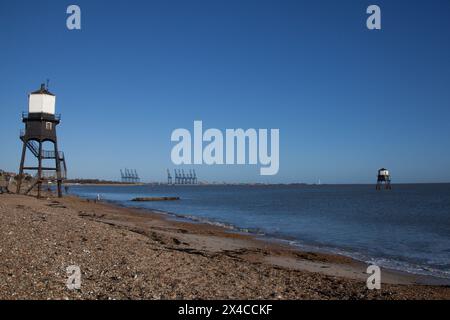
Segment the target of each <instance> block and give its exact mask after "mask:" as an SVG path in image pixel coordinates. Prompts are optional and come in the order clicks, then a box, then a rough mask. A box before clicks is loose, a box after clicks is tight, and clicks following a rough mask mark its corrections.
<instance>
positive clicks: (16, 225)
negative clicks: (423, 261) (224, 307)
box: [0, 195, 450, 299]
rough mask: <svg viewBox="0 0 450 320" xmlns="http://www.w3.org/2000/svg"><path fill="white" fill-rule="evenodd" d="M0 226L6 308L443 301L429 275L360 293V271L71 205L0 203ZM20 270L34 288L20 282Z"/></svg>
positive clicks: (349, 262) (127, 212) (238, 237)
mask: <svg viewBox="0 0 450 320" xmlns="http://www.w3.org/2000/svg"><path fill="white" fill-rule="evenodd" d="M0 219H1V221H0V222H1V223H0V234H1V235H2V238H3V239H1V241H2V246H1V248H2V250H1V251H0V275H2V277H3V276H4V277H5V279H6V281H5V283H4V284H0V296H2V297H3V298H6V299H16V298H19V299H20V298H25V299H28V298H38V299H46V298H56V299H63V298H66V297H67V298H70V299H106V298H117V299H128V298H140V299H173V298H175V299H178V298H181V299H450V287H448V286H436V284H437V283H436V282H435V280H436V279H432V278H431V277H428V276H424V277H421V276H417V275H413V274H409V273H402V272H400V271H394V270H387V269H382V289H381V290H375V291H369V290H367V288H366V283H365V282H366V279H367V277H368V275H367V274H366V273H365V271H366V267H367V264H364V263H362V262H358V261H356V260H354V259H351V258H348V257H345V256H339V255H333V254H325V253H316V252H309V251H301V250H299V249H294V248H292V246H289V245H287V244H286V245H285V244H282V243H273V242H271V241H268V240H267V239H259V238H257V236H255V235H252V234H243V233H237V232H233V231H232V230H228V229H225V228H221V227H219V226H213V225H210V224H204V223H200V222H192V221H190V222H187V221H177V220H176V219H173V218H170V216H169V215H168V214H165V213H160V212H154V211H151V210H148V209H141V208H129V207H125V206H118V205H117V204H112V203H104V202H99V203H94V202H93V201H88V200H85V199H83V198H79V197H75V196H70V197H67V198H63V199H56V198H49V199H45V200H37V199H35V198H32V197H27V196H18V195H1V196H0ZM30 231H31V232H30ZM36 243H39V246H36V245H35V244H36ZM55 248H57V249H58V250H55ZM70 263H71V264H80V268H81V269H82V274H83V279H84V281H83V287H82V289H81V290H79V291H76V292H73V291H68V290H67V288H65V285H64V281H65V269H64V268H65V266H67V265H70ZM27 266H31V267H32V269H33V273H34V275H35V276H36V274H38V276H37V279H36V278H34V279H29V275H28V276H25V277H23V276H20V275H23V274H28V272H29V270H28V271H27V268H26V267H27ZM225 270H226V272H224V271H225ZM112 274H113V275H114V276H111V275H112ZM105 275H106V276H105ZM156 283H157V284H158V285H156ZM24 284H27V285H24ZM423 284H427V285H423ZM42 287H43V288H47V289H48V287H50V288H51V290H42ZM136 288H139V289H136ZM136 290H137V291H136Z"/></svg>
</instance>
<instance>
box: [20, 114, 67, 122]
mask: <svg viewBox="0 0 450 320" xmlns="http://www.w3.org/2000/svg"><path fill="white" fill-rule="evenodd" d="M30 120H31V121H33V120H37V121H52V122H58V123H59V122H60V121H61V115H60V114H51V113H30V112H22V121H24V122H25V121H30Z"/></svg>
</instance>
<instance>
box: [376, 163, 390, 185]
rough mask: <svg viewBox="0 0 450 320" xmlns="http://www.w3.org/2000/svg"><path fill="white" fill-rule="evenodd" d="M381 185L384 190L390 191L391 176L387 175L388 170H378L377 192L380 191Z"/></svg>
mask: <svg viewBox="0 0 450 320" xmlns="http://www.w3.org/2000/svg"><path fill="white" fill-rule="evenodd" d="M383 184H384V186H385V189H386V190H390V189H391V175H390V173H389V170H388V169H386V168H381V169H380V170H378V177H377V190H381V189H382V186H383Z"/></svg>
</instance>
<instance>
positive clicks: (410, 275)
mask: <svg viewBox="0 0 450 320" xmlns="http://www.w3.org/2000/svg"><path fill="white" fill-rule="evenodd" d="M71 196H74V197H76V198H79V199H82V200H91V201H93V200H94V199H89V198H84V197H81V196H78V195H71ZM101 203H105V204H110V205H112V206H117V207H120V208H123V209H132V210H139V211H142V212H144V213H146V214H149V215H154V214H156V215H162V217H163V218H164V219H168V220H169V221H173V222H184V223H191V224H198V225H201V226H202V225H203V226H204V227H206V228H207V227H208V226H211V227H217V228H220V229H223V230H224V231H225V232H230V233H235V234H240V235H246V236H249V237H251V238H252V239H254V240H257V241H262V242H264V243H271V244H274V245H275V246H281V247H283V248H288V249H289V250H293V251H298V252H305V251H307V252H309V253H314V254H318V255H329V256H337V257H344V258H348V259H350V260H352V261H353V262H354V263H355V264H359V265H360V268H362V266H365V267H364V268H367V266H369V264H370V263H368V262H366V261H364V260H361V259H358V258H356V257H354V256H352V255H351V253H349V252H345V251H342V252H341V253H339V252H335V251H333V248H330V247H327V246H323V247H321V246H320V245H314V244H308V243H301V242H299V241H298V240H293V239H287V238H282V237H277V236H274V235H270V234H265V233H263V232H260V233H258V231H257V230H252V229H247V228H240V227H238V226H235V225H232V224H227V223H225V222H219V221H211V220H208V219H202V218H199V217H194V216H189V215H183V214H179V213H175V212H169V211H163V210H158V209H152V208H143V207H140V206H127V205H125V204H123V203H121V202H119V201H114V200H101ZM334 249H337V248H334ZM282 265H286V263H282ZM289 266H290V267H291V268H296V264H295V263H293V264H290V265H289ZM302 267H303V266H301V265H299V266H297V268H299V269H300V270H301V269H302ZM305 267H306V266H305ZM380 268H382V269H383V270H384V273H386V274H388V277H387V279H388V280H387V282H388V283H391V284H400V283H401V284H413V283H417V284H422V285H437V286H450V279H448V278H445V277H440V276H438V275H433V274H423V273H414V272H410V271H407V270H401V269H396V268H392V267H386V266H380ZM314 271H315V272H321V271H322V270H314ZM339 274H341V273H339ZM364 277H366V275H365V274H364ZM397 277H398V280H399V281H396V280H395V279H396V278H397ZM361 278H362V277H361Z"/></svg>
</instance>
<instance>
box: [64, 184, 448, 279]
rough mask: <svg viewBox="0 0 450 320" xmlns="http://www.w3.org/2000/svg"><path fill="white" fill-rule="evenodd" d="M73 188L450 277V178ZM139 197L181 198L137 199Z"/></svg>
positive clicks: (386, 264)
mask: <svg viewBox="0 0 450 320" xmlns="http://www.w3.org/2000/svg"><path fill="white" fill-rule="evenodd" d="M69 192H70V193H72V194H77V195H80V196H82V197H87V198H95V197H96V196H97V194H100V195H101V197H102V199H103V200H109V201H113V202H116V203H119V204H121V205H125V206H135V207H142V208H149V209H156V210H158V211H164V212H167V213H171V214H175V215H176V216H177V217H179V218H180V217H183V218H186V219H191V220H195V221H201V222H207V223H213V224H220V225H223V226H225V227H228V228H231V229H235V230H239V231H243V232H253V233H257V234H260V235H264V236H266V237H270V238H273V239H278V240H281V241H288V242H290V243H291V244H293V245H296V246H300V247H302V248H304V249H305V248H306V249H309V250H318V251H325V252H334V253H340V254H344V255H348V256H351V257H353V258H356V259H359V260H362V261H365V262H371V263H375V264H377V265H380V266H384V267H389V268H394V269H399V270H404V271H408V272H412V273H418V274H426V275H435V276H439V277H443V278H447V279H450V184H414V185H394V186H393V190H391V191H376V190H375V187H374V186H373V185H333V186H329V185H320V186H319V185H318V186H306V185H305V186H177V187H174V186H133V187H123V186H104V187H98V186H73V187H70V190H69ZM139 196H179V197H181V200H180V201H167V202H146V203H136V202H131V201H130V200H131V199H132V198H134V197H139Z"/></svg>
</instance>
